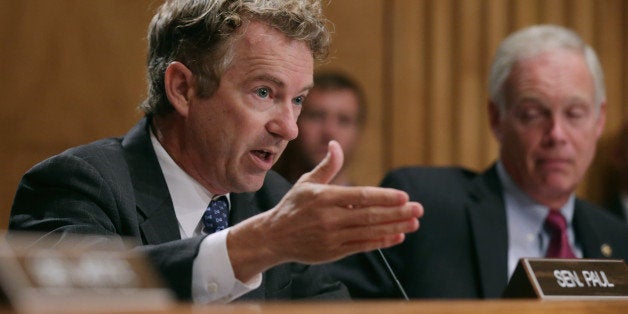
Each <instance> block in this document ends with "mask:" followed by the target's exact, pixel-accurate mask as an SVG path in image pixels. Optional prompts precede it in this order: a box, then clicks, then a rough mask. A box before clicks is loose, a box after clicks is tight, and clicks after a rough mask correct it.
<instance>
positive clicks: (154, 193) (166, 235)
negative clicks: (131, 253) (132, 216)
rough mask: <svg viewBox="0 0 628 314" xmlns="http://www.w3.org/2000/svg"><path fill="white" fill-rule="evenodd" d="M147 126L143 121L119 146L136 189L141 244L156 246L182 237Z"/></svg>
mask: <svg viewBox="0 0 628 314" xmlns="http://www.w3.org/2000/svg"><path fill="white" fill-rule="evenodd" d="M148 127H149V123H148V119H147V118H143V119H142V120H141V121H140V122H139V123H138V124H137V125H135V127H133V129H131V131H129V133H128V134H127V135H126V136H125V138H124V140H123V142H122V147H123V149H124V154H125V158H126V160H127V163H128V165H129V172H130V175H131V180H132V181H133V188H134V190H135V191H134V192H135V201H136V205H137V211H138V216H139V219H140V230H141V233H142V241H143V242H144V243H145V244H159V243H164V242H168V241H173V240H178V239H181V234H180V233H179V225H178V223H177V217H176V215H175V212H174V206H173V205H172V200H171V199H170V193H169V192H168V186H167V185H166V181H165V179H164V177H163V174H162V172H161V168H160V167H159V162H158V161H157V157H156V156H155V151H154V150H153V146H152V143H151V141H150V134H149V131H148Z"/></svg>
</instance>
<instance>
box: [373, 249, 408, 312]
mask: <svg viewBox="0 0 628 314" xmlns="http://www.w3.org/2000/svg"><path fill="white" fill-rule="evenodd" d="M377 253H379V257H380V258H381V260H382V262H383V263H384V266H385V267H386V272H388V275H389V276H390V278H391V279H392V280H393V282H394V283H395V286H396V287H397V290H399V293H401V296H402V297H403V298H404V299H405V300H406V301H409V300H410V298H408V295H407V294H406V290H405V289H404V288H403V286H402V285H401V282H399V279H397V275H396V274H395V272H394V271H393V269H392V267H390V264H388V260H387V259H386V256H384V252H382V250H381V249H377Z"/></svg>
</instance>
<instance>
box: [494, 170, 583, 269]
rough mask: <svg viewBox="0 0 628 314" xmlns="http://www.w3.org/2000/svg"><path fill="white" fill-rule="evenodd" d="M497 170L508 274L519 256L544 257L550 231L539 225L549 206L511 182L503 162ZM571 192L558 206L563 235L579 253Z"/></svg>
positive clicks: (578, 255) (575, 252)
mask: <svg viewBox="0 0 628 314" xmlns="http://www.w3.org/2000/svg"><path fill="white" fill-rule="evenodd" d="M497 173H498V175H499V180H500V182H501V184H502V188H503V190H504V191H503V192H504V202H505V204H504V205H505V207H506V221H507V224H508V278H510V276H512V273H513V272H514V271H515V268H516V267H517V263H518V262H519V259H520V258H523V257H528V258H539V257H545V252H546V251H547V247H548V245H549V241H550V234H549V233H548V232H547V231H545V230H544V229H543V223H544V222H545V217H546V216H547V214H548V211H549V207H547V206H545V205H541V204H539V203H537V202H536V201H535V200H533V199H532V198H530V197H529V196H528V195H526V194H525V193H524V192H523V191H521V189H519V187H518V186H517V185H516V184H515V183H514V181H513V180H512V178H511V177H510V175H508V173H507V172H506V169H505V168H504V165H503V164H502V163H501V162H497ZM575 199H576V198H575V195H573V194H572V195H571V197H569V200H568V201H567V203H565V205H563V207H562V208H561V209H560V212H561V213H562V214H563V216H565V219H566V220H567V237H568V238H569V244H570V245H571V248H572V250H573V253H574V254H575V255H576V256H577V257H582V249H581V247H580V246H579V245H578V244H577V243H576V237H575V233H574V228H573V213H574V204H575Z"/></svg>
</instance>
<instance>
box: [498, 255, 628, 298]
mask: <svg viewBox="0 0 628 314" xmlns="http://www.w3.org/2000/svg"><path fill="white" fill-rule="evenodd" d="M502 297H503V298H538V299H544V300H548V299H559V300H568V299H578V300H585V299H592V300H593V299H595V300H601V299H628V266H626V263H625V262H624V261H623V260H605V259H533V258H522V259H520V260H519V263H518V264H517V268H516V269H515V272H514V273H513V275H512V277H511V279H510V282H509V283H508V286H507V287H506V290H505V291H504V293H503V295H502Z"/></svg>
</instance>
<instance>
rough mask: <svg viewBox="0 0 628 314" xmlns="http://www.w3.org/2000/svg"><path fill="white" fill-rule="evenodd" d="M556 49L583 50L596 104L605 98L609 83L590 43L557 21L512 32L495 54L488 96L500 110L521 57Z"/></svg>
mask: <svg viewBox="0 0 628 314" xmlns="http://www.w3.org/2000/svg"><path fill="white" fill-rule="evenodd" d="M555 49H566V50H573V51H577V52H580V53H582V55H583V56H584V59H585V62H586V64H587V67H588V68H589V71H590V73H591V75H592V77H593V82H594V84H595V108H596V111H599V109H600V106H601V104H602V103H603V102H605V101H606V87H605V85H604V74H603V71H602V66H601V65H600V61H599V59H598V57H597V55H596V54H595V51H594V50H593V48H591V46H589V45H587V44H586V43H585V42H584V41H583V40H582V38H580V36H578V35H577V34H576V33H575V32H573V31H571V30H569V29H567V28H565V27H561V26H556V25H535V26H530V27H527V28H524V29H522V30H519V31H517V32H514V33H512V34H511V35H510V36H508V37H507V38H506V39H504V40H503V41H502V42H501V44H500V45H499V48H498V49H497V52H496V53H495V56H494V57H493V63H492V64H491V69H490V73H489V79H488V84H489V87H488V88H489V97H490V100H491V101H493V102H494V103H496V104H497V105H498V106H499V110H500V112H501V113H504V112H505V111H506V109H507V108H506V105H507V104H506V99H505V95H504V89H503V86H504V82H505V81H506V79H507V78H508V76H509V75H510V72H511V70H512V67H513V65H514V64H516V63H517V62H518V61H520V60H522V59H525V58H529V57H532V56H536V55H538V54H540V53H543V52H547V51H550V50H555Z"/></svg>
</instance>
